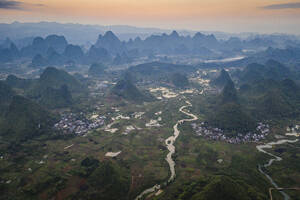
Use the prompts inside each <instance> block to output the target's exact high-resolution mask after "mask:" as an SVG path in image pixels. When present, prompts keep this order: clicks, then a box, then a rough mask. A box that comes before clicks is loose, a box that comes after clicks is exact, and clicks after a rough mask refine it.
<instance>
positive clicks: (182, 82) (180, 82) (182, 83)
mask: <svg viewBox="0 0 300 200" xmlns="http://www.w3.org/2000/svg"><path fill="white" fill-rule="evenodd" d="M171 82H172V83H173V85H174V86H175V87H179V88H185V87H187V86H189V80H188V79H187V77H186V76H185V75H183V74H180V73H174V74H172V75H171Z"/></svg>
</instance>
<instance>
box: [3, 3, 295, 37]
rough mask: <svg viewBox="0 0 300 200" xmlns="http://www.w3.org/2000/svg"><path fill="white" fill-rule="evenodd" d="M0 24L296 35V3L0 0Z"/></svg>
mask: <svg viewBox="0 0 300 200" xmlns="http://www.w3.org/2000/svg"><path fill="white" fill-rule="evenodd" d="M0 13H1V17H2V19H1V20H0V22H2V23H12V22H14V21H19V22H40V21H48V22H58V23H79V24H88V25H90V24H92V25H104V26H111V25H129V26H135V27H145V28H147V27H151V28H160V29H171V30H173V29H174V30H182V29H185V30H193V31H201V30H202V31H222V32H230V33H242V32H257V33H267V34H269V33H287V34H297V35H299V34H300V21H299V18H300V2H299V1H295V0H291V1H286V0H276V1H273V0H260V1H259V0H252V1H251V0H245V1H242V2H240V1H237V0H219V1H217V0H211V1H207V0H205V1H201V2H199V1H196V0H185V1H183V0H173V1H169V0H162V1H149V0H145V1H136V0H130V1H128V0H127V1H125V0H114V1H108V0H104V1H101V2H99V1H96V0H88V1H83V0H73V1H70V0H65V1H63V2H61V1H58V0H52V1H49V0H43V1H41V0H26V1H25V0H23V1H10V0H0Z"/></svg>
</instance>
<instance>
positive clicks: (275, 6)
mask: <svg viewBox="0 0 300 200" xmlns="http://www.w3.org/2000/svg"><path fill="white" fill-rule="evenodd" d="M262 8H263V9H266V10H279V9H299V8H300V2H296V3H282V4H272V5H268V6H264V7H262Z"/></svg>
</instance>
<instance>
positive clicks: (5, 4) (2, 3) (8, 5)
mask: <svg viewBox="0 0 300 200" xmlns="http://www.w3.org/2000/svg"><path fill="white" fill-rule="evenodd" d="M22 4H23V3H22V2H19V1H7V0H0V9H11V10H19V9H22Z"/></svg>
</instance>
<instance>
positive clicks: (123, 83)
mask: <svg viewBox="0 0 300 200" xmlns="http://www.w3.org/2000/svg"><path fill="white" fill-rule="evenodd" d="M111 94H113V95H116V96H117V97H121V98H123V99H125V100H128V101H132V102H136V103H142V102H144V101H152V100H153V99H154V98H153V97H152V96H151V94H147V93H142V92H141V91H140V90H139V89H138V88H137V87H136V86H135V85H134V84H133V83H132V82H131V81H130V80H128V79H122V80H120V81H118V83H117V84H116V85H115V86H114V87H113V88H112V90H111Z"/></svg>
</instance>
